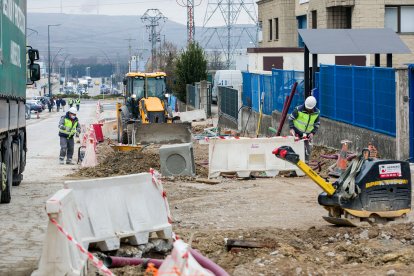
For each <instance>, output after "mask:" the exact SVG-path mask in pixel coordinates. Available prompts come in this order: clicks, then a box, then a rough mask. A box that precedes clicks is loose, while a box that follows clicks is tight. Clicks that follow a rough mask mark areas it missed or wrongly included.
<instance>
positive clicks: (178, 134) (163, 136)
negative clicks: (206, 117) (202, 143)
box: [135, 123, 191, 145]
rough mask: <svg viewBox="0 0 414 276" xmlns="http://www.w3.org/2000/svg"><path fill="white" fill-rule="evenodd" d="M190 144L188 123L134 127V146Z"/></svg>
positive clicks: (138, 125) (189, 125) (189, 126)
mask: <svg viewBox="0 0 414 276" xmlns="http://www.w3.org/2000/svg"><path fill="white" fill-rule="evenodd" d="M190 142H191V124H190V123H188V124H187V123H172V124H137V125H135V143H136V144H142V145H146V144H180V143H190Z"/></svg>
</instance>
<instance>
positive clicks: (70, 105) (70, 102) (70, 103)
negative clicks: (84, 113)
mask: <svg viewBox="0 0 414 276" xmlns="http://www.w3.org/2000/svg"><path fill="white" fill-rule="evenodd" d="M68 104H69V108H71V107H72V106H73V99H72V98H69V100H68Z"/></svg>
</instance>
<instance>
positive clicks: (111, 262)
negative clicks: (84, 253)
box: [103, 256, 163, 268]
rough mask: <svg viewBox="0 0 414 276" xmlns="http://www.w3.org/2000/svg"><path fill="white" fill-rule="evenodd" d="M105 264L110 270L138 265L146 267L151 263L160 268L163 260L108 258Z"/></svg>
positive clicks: (105, 259)
mask: <svg viewBox="0 0 414 276" xmlns="http://www.w3.org/2000/svg"><path fill="white" fill-rule="evenodd" d="M103 262H104V265H105V266H106V267H108V268H115V267H124V266H138V265H144V266H146V265H147V264H149V263H152V264H154V266H155V267H156V268H158V267H160V266H161V265H162V262H163V260H157V259H146V258H125V257H113V256H107V257H105V258H104V260H103Z"/></svg>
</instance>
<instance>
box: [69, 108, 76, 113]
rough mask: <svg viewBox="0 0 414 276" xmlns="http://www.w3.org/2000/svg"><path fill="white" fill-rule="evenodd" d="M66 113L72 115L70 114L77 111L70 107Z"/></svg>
mask: <svg viewBox="0 0 414 276" xmlns="http://www.w3.org/2000/svg"><path fill="white" fill-rule="evenodd" d="M68 112H69V113H72V114H76V112H77V111H76V108H74V107H71V108H69V110H68Z"/></svg>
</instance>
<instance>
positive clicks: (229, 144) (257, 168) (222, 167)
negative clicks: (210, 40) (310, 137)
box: [209, 137, 305, 178]
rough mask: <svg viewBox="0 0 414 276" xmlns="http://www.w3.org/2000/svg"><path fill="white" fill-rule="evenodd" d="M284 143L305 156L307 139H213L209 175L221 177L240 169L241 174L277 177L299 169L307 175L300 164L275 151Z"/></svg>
mask: <svg viewBox="0 0 414 276" xmlns="http://www.w3.org/2000/svg"><path fill="white" fill-rule="evenodd" d="M281 146H290V147H292V148H293V150H294V151H295V152H296V153H297V154H299V156H300V159H301V160H304V159H305V148H304V142H303V141H297V142H295V139H294V138H293V137H273V138H257V139H256V138H252V139H220V138H217V139H210V141H209V177H210V178H215V177H218V176H219V175H220V173H223V172H237V174H238V176H239V177H248V176H249V175H250V173H251V172H265V173H266V175H267V176H276V175H277V174H278V173H279V172H280V171H296V174H297V175H298V176H303V175H304V173H303V172H302V171H301V170H300V169H299V168H298V167H296V166H295V165H293V164H291V163H289V162H286V161H283V160H281V159H279V158H277V157H276V156H274V155H273V154H272V151H273V150H274V149H276V148H278V147H281Z"/></svg>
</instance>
